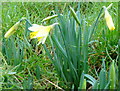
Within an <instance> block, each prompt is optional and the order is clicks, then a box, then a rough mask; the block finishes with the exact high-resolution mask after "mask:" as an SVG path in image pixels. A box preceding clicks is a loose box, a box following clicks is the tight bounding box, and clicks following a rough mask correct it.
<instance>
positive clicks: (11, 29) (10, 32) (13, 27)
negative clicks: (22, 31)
mask: <svg viewBox="0 0 120 91" xmlns="http://www.w3.org/2000/svg"><path fill="white" fill-rule="evenodd" d="M20 22H21V21H18V22H16V23H15V24H14V25H13V26H12V27H11V28H10V29H9V30H8V31H7V32H6V34H5V35H4V37H5V38H9V37H10V36H11V35H12V34H14V33H15V31H16V30H17V29H18V26H19V25H20Z"/></svg>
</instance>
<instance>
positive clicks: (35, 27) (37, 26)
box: [28, 24, 43, 31]
mask: <svg viewBox="0 0 120 91" xmlns="http://www.w3.org/2000/svg"><path fill="white" fill-rule="evenodd" d="M42 27H43V26H41V25H37V24H32V26H31V27H29V28H28V29H29V30H30V31H38V30H39V29H40V28H42Z"/></svg>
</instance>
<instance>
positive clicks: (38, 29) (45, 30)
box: [28, 23, 58, 45]
mask: <svg viewBox="0 0 120 91" xmlns="http://www.w3.org/2000/svg"><path fill="white" fill-rule="evenodd" d="M57 24H58V23H54V24H52V25H49V26H42V25H37V24H33V25H32V26H31V27H29V28H28V29H29V30H30V31H32V32H31V33H30V39H33V38H37V39H38V41H39V43H38V45H39V44H40V43H42V44H44V43H45V40H46V38H47V36H48V34H49V32H50V31H51V30H52V29H53V27H54V26H55V25H57Z"/></svg>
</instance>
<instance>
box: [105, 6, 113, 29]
mask: <svg viewBox="0 0 120 91" xmlns="http://www.w3.org/2000/svg"><path fill="white" fill-rule="evenodd" d="M103 8H104V11H105V20H106V24H107V26H108V28H109V30H114V29H115V26H114V23H113V20H112V17H111V15H110V14H109V12H108V10H107V8H106V7H105V6H103Z"/></svg>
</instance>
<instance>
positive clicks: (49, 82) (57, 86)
mask: <svg viewBox="0 0 120 91" xmlns="http://www.w3.org/2000/svg"><path fill="white" fill-rule="evenodd" d="M45 80H46V81H48V82H49V83H51V84H52V85H54V86H55V87H57V88H58V89H60V90H62V91H65V90H63V89H62V88H61V87H59V86H58V85H55V84H54V83H53V82H51V81H49V80H47V79H45Z"/></svg>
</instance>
